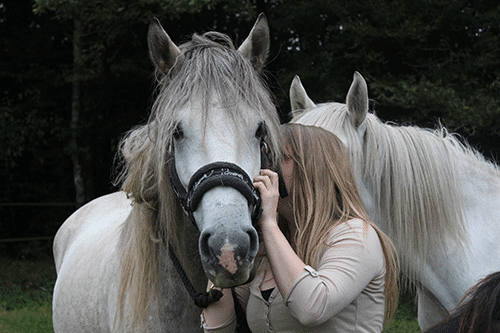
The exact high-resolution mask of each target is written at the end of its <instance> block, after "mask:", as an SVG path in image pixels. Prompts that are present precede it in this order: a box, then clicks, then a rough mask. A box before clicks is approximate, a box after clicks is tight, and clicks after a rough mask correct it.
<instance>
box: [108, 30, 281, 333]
mask: <svg viewBox="0 0 500 333" xmlns="http://www.w3.org/2000/svg"><path fill="white" fill-rule="evenodd" d="M179 49H180V50H181V52H182V53H181V56H180V57H179V58H181V59H182V60H180V62H182V63H179V64H177V65H179V66H177V65H176V66H174V67H178V68H176V70H175V71H171V72H169V73H167V74H158V73H156V76H155V77H156V80H157V88H156V95H157V97H156V100H155V102H154V104H153V107H152V112H151V115H150V118H149V120H148V123H147V124H145V125H142V126H139V127H137V128H135V129H133V130H131V131H130V132H129V133H128V134H127V135H126V136H125V137H124V138H123V139H122V141H121V143H120V146H119V155H120V156H121V164H122V166H121V167H122V171H121V173H120V174H119V176H118V177H117V180H116V183H119V184H121V188H122V190H123V191H125V192H126V193H127V195H128V196H129V197H130V198H132V201H133V209H132V213H131V214H130V216H129V218H128V219H127V221H126V222H125V224H124V225H123V229H122V234H121V239H120V254H119V255H120V256H121V280H120V285H119V293H118V310H117V316H116V319H115V326H117V327H118V329H121V328H123V325H124V324H125V323H124V321H125V318H126V316H127V315H128V316H130V315H132V317H131V320H130V321H128V320H127V322H130V323H132V326H133V327H132V329H136V328H139V330H141V327H143V326H144V325H145V315H146V313H147V310H148V307H149V306H150V304H151V301H152V300H153V301H158V299H156V300H155V299H154V298H155V297H157V296H158V294H159V291H158V290H159V289H158V288H159V281H158V276H159V255H160V250H165V247H164V246H165V245H167V244H169V245H171V246H172V247H173V249H174V250H176V249H180V248H182V242H183V241H184V240H182V239H180V238H181V237H176V236H177V235H179V232H180V230H181V228H184V225H186V223H185V220H186V216H185V214H184V213H183V210H182V207H181V205H180V203H179V202H178V200H177V199H176V197H175V195H174V193H173V190H172V189H171V186H170V181H169V170H168V167H167V165H168V162H169V160H170V159H171V157H172V154H173V152H172V147H173V133H174V131H175V128H176V125H177V123H178V117H179V113H180V110H181V109H182V108H183V107H184V106H186V105H188V103H189V101H190V100H191V99H192V98H198V99H199V100H200V101H201V103H202V108H201V111H200V115H199V116H200V117H201V119H202V120H203V122H204V123H205V124H206V125H208V124H207V121H205V120H207V119H209V118H208V112H209V111H210V109H211V103H212V102H213V100H217V101H218V102H220V103H221V106H222V109H223V112H225V113H226V115H227V118H228V121H232V122H233V124H234V128H232V130H233V131H234V133H238V132H241V127H242V126H243V125H242V124H240V122H239V121H238V119H241V118H243V117H247V115H246V114H245V113H244V112H243V110H242V109H245V108H241V107H238V106H240V105H241V104H246V105H248V106H251V108H252V110H255V112H256V113H257V114H258V116H259V117H260V118H261V119H262V120H263V121H264V122H265V124H266V125H267V133H268V136H267V138H266V142H267V145H268V146H269V148H270V151H271V152H272V156H271V159H272V161H278V160H279V154H280V150H279V148H278V147H279V142H280V140H279V123H280V122H279V117H278V114H277V112H276V107H275V104H274V102H273V100H272V95H271V94H270V92H269V90H268V88H267V85H265V83H264V81H263V80H262V78H261V77H260V76H259V74H258V73H257V72H256V71H255V70H254V69H253V67H252V66H251V64H250V62H249V61H248V60H246V59H245V58H244V57H243V56H242V55H241V54H240V53H239V52H238V51H237V50H236V49H235V47H234V45H233V43H232V42H231V40H230V38H229V37H228V36H226V35H224V34H221V33H217V32H208V33H205V34H204V35H202V36H200V35H197V34H195V35H193V37H192V40H191V41H189V42H187V43H185V44H182V45H180V46H179ZM243 119H244V118H243ZM188 224H190V222H189V223H188ZM176 254H177V257H178V259H179V261H180V262H181V263H186V262H188V254H187V253H183V252H182V251H176ZM125 308H127V309H131V313H127V314H125Z"/></svg>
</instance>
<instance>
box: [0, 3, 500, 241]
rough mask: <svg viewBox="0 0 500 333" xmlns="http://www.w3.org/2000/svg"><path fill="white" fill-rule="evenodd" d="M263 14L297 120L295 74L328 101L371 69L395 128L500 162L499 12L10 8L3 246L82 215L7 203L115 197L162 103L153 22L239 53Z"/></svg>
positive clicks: (2, 71) (0, 117)
mask: <svg viewBox="0 0 500 333" xmlns="http://www.w3.org/2000/svg"><path fill="white" fill-rule="evenodd" d="M260 12H264V13H265V14H266V16H267V18H268V20H269V24H270V28H271V36H272V44H271V54H270V57H269V59H270V60H269V64H268V66H267V67H266V70H265V73H264V74H265V75H266V77H267V82H268V83H269V85H270V87H271V89H272V91H273V93H274V94H275V95H276V103H277V105H278V109H279V112H280V114H281V116H282V119H283V121H287V120H288V119H289V118H288V112H289V111H290V107H289V100H288V89H289V86H290V83H291V81H292V78H293V76H294V75H296V74H298V75H300V77H301V80H302V82H303V84H304V86H305V87H306V90H307V91H308V93H309V95H310V97H311V98H312V99H313V100H314V101H315V102H326V101H332V100H334V101H340V102H343V101H344V100H345V95H346V93H347V90H348V88H349V85H350V83H351V80H352V75H353V73H354V71H359V72H361V73H362V74H363V76H364V77H365V79H366V80H367V83H368V89H369V95H370V98H371V104H370V107H371V109H372V110H374V111H375V112H376V113H377V115H378V116H379V117H381V118H382V119H384V120H391V121H396V122H400V123H411V124H415V125H418V126H422V127H435V126H436V124H437V123H438V122H442V123H443V124H444V125H446V126H447V127H448V128H449V129H450V131H452V132H457V133H459V134H461V135H462V136H464V137H465V138H466V139H467V140H468V141H469V142H470V143H471V144H472V145H473V146H474V147H476V148H477V149H478V150H479V151H481V152H483V153H484V154H485V155H486V156H488V157H492V158H496V157H497V156H498V152H499V151H500V142H499V140H498V139H499V128H500V126H499V125H500V94H499V89H500V4H499V3H498V2H497V1H466V0H446V1H445V0H433V1H428V0H413V1H405V0H360V1H346V0H315V1H301V0H246V1H239V0H138V1H123V0H107V1H101V0H87V1H83V0H34V1H33V0H32V1H15V0H10V1H1V0H0V78H1V79H0V142H1V147H2V149H0V214H1V216H2V217H1V219H0V230H1V231H0V239H2V238H11V237H23V236H39V235H52V234H54V233H55V231H56V230H57V228H58V226H59V225H60V224H61V223H62V222H63V221H64V219H65V218H66V217H67V216H68V215H69V214H70V213H71V212H72V211H73V210H74V209H75V206H61V207H54V206H46V207H45V206H40V207H25V206H12V205H5V204H7V203H9V204H10V203H26V202H30V203H62V202H63V203H64V202H70V203H73V202H76V206H78V205H81V204H83V203H85V202H88V201H90V200H92V199H93V198H95V197H97V196H100V195H103V194H106V193H109V192H110V191H113V190H115V188H114V186H113V185H112V182H111V179H112V176H113V166H114V158H115V154H116V147H117V143H118V142H119V140H120V138H121V136H122V135H123V134H124V133H125V132H126V131H127V130H129V129H130V128H132V127H133V126H135V125H137V124H139V123H144V122H145V121H146V120H147V117H148V112H149V107H150V105H151V103H152V97H151V96H152V94H153V78H152V75H151V73H152V69H153V67H152V65H151V63H150V60H149V57H148V53H147V52H148V51H147V40H146V36H147V28H148V24H149V22H150V20H151V18H152V17H158V18H159V19H160V21H161V22H162V24H163V26H164V28H165V30H166V31H167V33H168V34H169V35H170V36H171V38H172V40H173V41H174V42H176V43H178V44H179V43H181V42H183V41H185V40H187V39H188V38H189V36H190V34H191V33H193V32H203V31H209V30H217V31H221V32H225V33H227V34H229V35H230V36H231V37H233V39H234V40H236V43H237V44H238V45H239V44H240V43H241V42H242V39H243V38H244V37H245V36H246V35H247V34H248V32H249V30H250V29H251V27H252V25H253V23H254V20H255V18H256V16H257V15H258V13H260ZM1 246H2V245H1V244H0V248H1ZM3 246H4V245H3Z"/></svg>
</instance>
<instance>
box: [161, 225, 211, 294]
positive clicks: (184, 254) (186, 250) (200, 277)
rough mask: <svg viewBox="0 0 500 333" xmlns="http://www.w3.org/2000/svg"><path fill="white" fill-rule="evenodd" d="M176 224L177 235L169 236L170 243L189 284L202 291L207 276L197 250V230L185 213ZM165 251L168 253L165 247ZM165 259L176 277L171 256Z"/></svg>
mask: <svg viewBox="0 0 500 333" xmlns="http://www.w3.org/2000/svg"><path fill="white" fill-rule="evenodd" d="M177 225H178V229H177V232H176V235H177V236H175V237H173V238H171V242H170V244H171V246H172V249H173V250H174V253H175V256H176V257H177V258H178V260H179V262H180V264H181V266H182V269H183V270H184V272H185V273H186V275H187V277H188V279H189V281H190V282H191V284H192V285H193V286H194V288H195V289H196V290H197V291H198V292H203V291H205V288H206V285H207V278H206V275H205V273H204V271H203V266H202V264H201V261H200V255H199V252H198V239H199V231H198V229H197V228H196V227H195V226H194V224H193V223H192V222H191V221H190V220H189V218H188V217H186V216H185V215H183V216H182V217H181V220H180V223H178V224H177ZM165 253H168V249H167V248H165ZM167 260H168V265H167V267H168V270H170V271H171V273H170V274H171V275H174V276H175V277H177V276H178V275H179V274H178V272H177V271H176V269H175V267H174V266H173V262H172V260H171V258H170V257H168V259H167Z"/></svg>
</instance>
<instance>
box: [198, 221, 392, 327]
mask: <svg viewBox="0 0 500 333" xmlns="http://www.w3.org/2000/svg"><path fill="white" fill-rule="evenodd" d="M329 245H330V247H329V248H327V249H326V251H325V252H324V254H323V256H322V257H321V260H320V262H319V265H318V269H317V270H314V269H312V268H311V267H309V266H306V267H305V269H304V271H303V272H302V273H301V274H300V276H299V277H298V278H297V279H296V280H295V282H294V285H293V286H292V288H291V290H290V291H289V293H288V295H285V297H282V295H281V294H280V293H279V290H278V288H275V289H274V291H273V292H272V294H271V296H270V298H269V302H268V301H265V300H264V299H263V298H262V295H261V291H260V288H259V286H260V284H261V282H262V279H263V275H264V274H263V272H262V271H263V270H260V271H261V273H260V274H259V273H258V274H257V276H256V277H255V279H254V280H253V281H252V282H251V283H250V284H248V285H245V286H241V287H238V288H237V293H238V298H239V301H240V303H241V304H242V305H243V307H244V308H246V315H247V321H248V325H249V327H250V329H251V330H252V332H254V333H260V332H283V333H285V332H287V333H288V332H290V333H292V332H342V333H345V332H357V333H358V332H359V333H365V332H366V333H368V332H381V331H382V325H383V320H384V294H383V293H384V278H385V261H384V255H383V251H382V246H381V244H380V240H379V238H378V236H377V234H376V232H375V230H374V229H373V228H372V227H370V226H368V225H367V224H366V223H364V222H362V221H360V220H351V221H349V222H346V223H342V224H341V225H339V226H337V227H335V228H334V229H333V231H332V235H331V237H330V239H329ZM263 265H267V260H265V259H263V260H262V262H261V263H260V264H259V267H260V268H262V267H265V266H263ZM203 326H204V329H205V331H206V332H224V333H225V332H234V329H235V326H236V319H235V316H233V318H232V319H231V320H230V321H229V322H227V323H225V324H223V325H220V326H219V327H214V328H208V327H206V325H203Z"/></svg>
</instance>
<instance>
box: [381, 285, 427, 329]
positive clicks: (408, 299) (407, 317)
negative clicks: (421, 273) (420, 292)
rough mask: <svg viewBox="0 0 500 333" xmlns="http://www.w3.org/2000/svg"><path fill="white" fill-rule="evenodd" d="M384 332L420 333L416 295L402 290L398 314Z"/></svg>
mask: <svg viewBox="0 0 500 333" xmlns="http://www.w3.org/2000/svg"><path fill="white" fill-rule="evenodd" d="M383 332H384V333H420V328H419V327H418V322H417V303H416V299H415V296H414V293H412V292H411V291H409V290H405V289H403V290H401V292H400V295H399V303H398V308H397V310H396V314H395V315H394V317H393V319H392V321H391V322H390V324H389V325H387V326H386V328H385V329H384V331H383Z"/></svg>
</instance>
